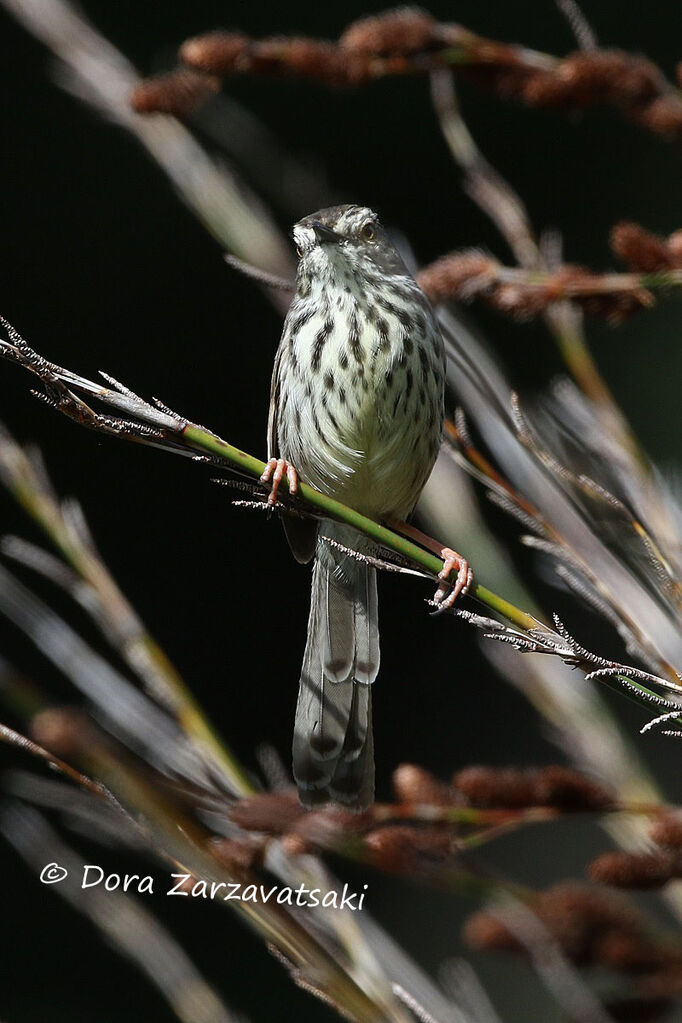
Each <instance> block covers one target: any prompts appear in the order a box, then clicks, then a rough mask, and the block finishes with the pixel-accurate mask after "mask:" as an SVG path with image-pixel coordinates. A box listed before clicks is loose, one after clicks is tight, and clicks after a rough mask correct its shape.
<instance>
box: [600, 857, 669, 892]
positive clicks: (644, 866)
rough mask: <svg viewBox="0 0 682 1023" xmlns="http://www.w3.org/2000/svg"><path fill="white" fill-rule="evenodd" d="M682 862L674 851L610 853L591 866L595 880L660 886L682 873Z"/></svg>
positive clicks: (616, 883) (632, 885)
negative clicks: (681, 866) (681, 862)
mask: <svg viewBox="0 0 682 1023" xmlns="http://www.w3.org/2000/svg"><path fill="white" fill-rule="evenodd" d="M679 868H680V863H679V859H678V857H677V855H676V854H675V853H672V852H664V851H662V850H658V851H656V852H645V853H629V852H620V851H619V852H615V851H614V852H608V853H604V854H603V855H601V856H598V857H597V858H596V860H593V861H592V863H591V864H590V866H589V875H590V878H591V879H592V880H593V881H598V882H599V883H601V884H611V885H615V887H617V888H660V887H662V886H663V885H664V884H667V882H668V881H670V880H671V878H673V877H676V876H677V875H678V872H679Z"/></svg>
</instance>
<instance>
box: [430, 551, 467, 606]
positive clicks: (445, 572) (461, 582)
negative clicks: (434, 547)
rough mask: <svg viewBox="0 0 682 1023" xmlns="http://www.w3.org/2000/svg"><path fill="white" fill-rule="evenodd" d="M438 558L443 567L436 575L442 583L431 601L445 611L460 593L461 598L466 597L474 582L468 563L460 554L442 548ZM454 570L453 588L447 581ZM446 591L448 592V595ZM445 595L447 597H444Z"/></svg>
mask: <svg viewBox="0 0 682 1023" xmlns="http://www.w3.org/2000/svg"><path fill="white" fill-rule="evenodd" d="M440 557H441V558H442V559H443V567H442V569H441V571H440V572H439V573H438V578H439V579H442V580H443V581H442V583H441V584H440V586H439V587H438V589H437V590H436V595H435V597H434V598H433V599H434V601H435V603H436V604H438V608H439V610H441V611H445V610H446V609H447V608H449V607H452V605H453V604H454V603H455V601H456V600H457V598H458V597H459V595H460V593H461V594H462V596H465V595H466V593H467V592H468V590H469V587H470V586H471V584H472V582H473V581H474V573H473V572H472V571H471V569H470V568H469V562H468V561H467V560H466V559H465V558H463V557H462V555H461V554H458V553H457V551H453V550H451V548H450V547H443V549H442V550H441V552H440ZM454 569H457V579H456V580H455V584H454V586H451V585H450V584H449V583H448V581H447V580H448V578H449V576H450V573H451V572H452V571H454ZM448 590H450V592H449V593H448ZM446 593H447V597H446V596H445V594H446Z"/></svg>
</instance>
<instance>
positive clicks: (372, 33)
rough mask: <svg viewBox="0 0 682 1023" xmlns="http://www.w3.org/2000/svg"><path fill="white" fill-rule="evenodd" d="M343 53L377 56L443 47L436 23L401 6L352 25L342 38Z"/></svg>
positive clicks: (411, 9) (423, 12)
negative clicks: (353, 52) (350, 52)
mask: <svg viewBox="0 0 682 1023" xmlns="http://www.w3.org/2000/svg"><path fill="white" fill-rule="evenodd" d="M339 45H340V46H341V47H342V48H343V49H344V50H353V51H355V52H359V53H368V54H376V55H377V56H380V55H385V54H394V53H399V54H403V53H419V52H421V51H423V50H429V49H433V48H434V47H436V46H440V45H442V40H441V37H440V35H439V32H438V24H437V22H436V21H435V20H434V19H433V18H432V17H431V15H430V14H428V13H427V12H426V11H422V10H420V9H419V8H418V7H399V8H397V9H396V10H391V11H385V12H384V13H382V14H377V15H374V16H372V17H368V18H361V19H360V20H359V21H356V22H353V24H352V25H349V26H348V28H347V29H346V30H345V32H344V33H343V35H342V36H341V38H340V39H339Z"/></svg>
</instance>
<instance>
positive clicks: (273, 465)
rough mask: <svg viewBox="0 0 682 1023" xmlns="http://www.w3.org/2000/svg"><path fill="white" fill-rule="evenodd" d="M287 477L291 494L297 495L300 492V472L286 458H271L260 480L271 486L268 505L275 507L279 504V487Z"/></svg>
mask: <svg viewBox="0 0 682 1023" xmlns="http://www.w3.org/2000/svg"><path fill="white" fill-rule="evenodd" d="M285 476H286V478H287V482H288V484H289V493H290V494H295V493H296V491H297V490H298V472H297V470H296V469H295V468H294V466H293V465H292V464H291V463H290V462H287V460H286V458H270V459H268V462H267V464H266V466H265V471H264V473H263V475H262V476H261V478H260V481H261V483H269V484H270V493H269V495H268V504H269V505H270V506H271V507H274V506H275V505H276V504H277V494H278V493H279V487H280V484H281V482H282V480H283V479H284V477H285Z"/></svg>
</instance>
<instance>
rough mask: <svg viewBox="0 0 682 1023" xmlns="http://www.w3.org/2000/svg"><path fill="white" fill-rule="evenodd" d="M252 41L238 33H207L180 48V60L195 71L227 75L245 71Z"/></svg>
mask: <svg viewBox="0 0 682 1023" xmlns="http://www.w3.org/2000/svg"><path fill="white" fill-rule="evenodd" d="M251 44H252V41H251V39H249V37H248V36H245V35H242V34H241V33H239V32H208V33H206V35H202V36H195V38H194V39H188V40H187V41H186V42H185V43H183V44H182V46H181V47H180V53H179V56H180V60H181V61H182V62H183V64H188V65H189V66H190V67H192V68H195V69H196V70H197V71H204V72H207V73H208V74H215V75H229V74H232V72H234V71H241V70H245V69H246V67H247V66H248V58H249V53H250V50H251Z"/></svg>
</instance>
